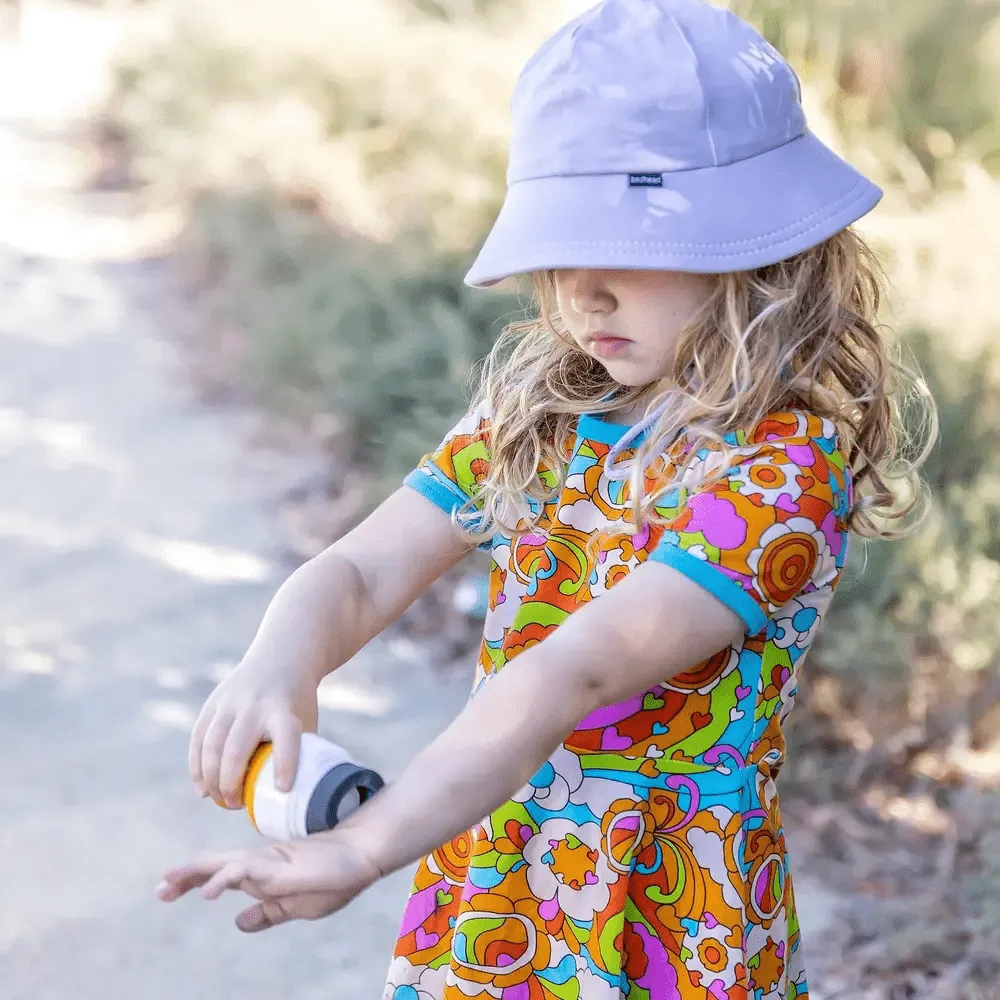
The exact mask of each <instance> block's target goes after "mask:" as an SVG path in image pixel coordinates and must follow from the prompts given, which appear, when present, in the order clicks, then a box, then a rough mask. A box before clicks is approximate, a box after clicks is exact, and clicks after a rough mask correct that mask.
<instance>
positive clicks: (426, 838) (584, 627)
mask: <svg viewBox="0 0 1000 1000" xmlns="http://www.w3.org/2000/svg"><path fill="white" fill-rule="evenodd" d="M745 630H746V625H745V623H744V621H743V619H741V618H740V616H739V615H737V614H736V612H735V611H733V610H732V609H731V608H729V607H728V606H727V605H726V604H723V603H722V601H720V600H719V599H718V598H716V597H714V596H713V595H712V594H711V593H709V592H708V591H707V590H705V589H704V588H703V587H701V586H700V585H699V584H696V583H694V582H693V581H692V580H691V579H689V578H688V577H687V576H685V575H684V574H682V573H680V572H679V571H677V570H675V569H673V568H672V567H670V566H667V565H665V564H663V563H659V562H653V561H650V562H646V563H644V564H643V565H641V566H639V567H637V568H636V569H635V570H633V571H632V572H631V573H630V574H629V575H628V576H627V577H626V578H625V579H623V580H622V581H621V582H620V583H618V584H617V585H616V586H615V587H614V588H613V589H612V590H610V591H609V592H608V593H606V594H604V595H602V596H601V597H600V599H599V600H595V601H591V602H590V603H589V604H587V605H585V606H584V607H582V608H580V609H579V610H578V611H576V612H574V613H573V614H571V615H570V616H569V618H568V619H567V620H566V621H565V622H563V623H562V624H561V625H560V626H559V627H558V628H557V629H555V631H554V632H552V633H551V634H550V635H549V636H548V637H547V638H546V639H544V640H543V641H542V642H540V643H539V644H538V645H536V646H532V647H529V648H528V649H526V650H525V651H524V652H523V653H521V654H520V655H518V656H517V658H516V659H514V660H511V662H510V663H508V664H507V665H506V666H505V667H504V668H503V670H501V671H499V672H498V673H497V674H496V675H495V676H493V677H491V678H490V679H489V680H488V682H487V683H485V684H484V685H483V686H482V687H481V688H480V690H479V691H478V692H477V694H476V696H475V697H474V698H473V699H472V700H471V701H470V702H469V703H468V705H467V706H466V707H465V708H464V709H463V711H462V712H461V713H460V714H459V716H458V717H457V718H456V719H455V721H454V722H453V723H452V724H451V726H449V727H448V729H446V730H445V731H444V732H443V733H442V734H441V735H440V736H439V737H438V738H437V739H436V740H435V741H434V742H433V743H431V744H430V745H429V746H428V747H427V748H426V749H425V750H424V751H423V752H422V753H420V754H419V755H418V756H417V757H416V758H415V759H414V760H413V762H412V763H411V764H410V765H409V767H408V768H407V769H406V770H405V771H404V772H403V774H402V775H401V776H400V777H399V779H398V780H397V781H395V782H393V783H392V785H391V786H389V787H387V788H386V789H385V790H384V791H383V792H381V793H380V794H379V795H378V796H376V797H375V798H374V799H372V801H371V803H370V804H369V805H367V806H366V807H365V808H364V809H362V810H359V811H358V812H357V813H355V814H354V815H353V816H352V817H351V818H350V819H348V820H347V821H346V822H345V823H344V824H342V826H341V827H340V828H339V832H340V834H341V835H342V836H343V835H349V836H350V837H351V838H356V839H357V843H358V845H359V846H360V847H363V849H364V850H365V852H366V853H367V854H368V856H369V857H371V858H372V859H373V861H374V862H375V863H376V864H377V865H378V867H379V869H380V870H381V871H382V872H384V873H388V872H390V871H395V870H396V869H398V868H401V867H403V866H405V865H407V864H409V863H411V862H412V861H415V860H417V859H418V858H421V857H423V856H424V855H426V854H427V853H428V852H430V851H433V850H435V849H436V848H438V847H440V846H441V845H442V844H444V843H446V842H447V841H448V840H450V839H451V838H452V837H454V836H456V835H457V834H459V833H461V832H462V831H464V830H468V829H469V828H470V827H472V826H473V825H474V824H476V823H478V822H480V821H481V820H482V818H483V817H484V816H487V815H489V814H490V813H491V812H492V811H493V810H494V809H496V808H497V807H498V806H500V805H501V804H503V803H504V802H506V801H507V800H508V799H509V798H510V797H511V796H512V795H513V794H514V793H515V792H517V791H518V790H519V789H520V788H522V787H523V786H524V784H525V783H526V782H527V781H528V779H529V778H531V776H532V775H534V774H535V773H536V772H537V771H538V769H539V768H540V767H541V766H542V764H544V763H545V761H546V760H547V759H548V758H549V757H550V756H551V754H552V753H553V752H554V751H555V750H556V748H557V747H558V746H559V744H560V743H561V742H562V741H563V740H564V739H566V737H567V736H568V735H569V734H570V733H571V732H572V731H573V729H574V728H575V727H576V726H577V725H578V724H579V723H580V722H581V721H582V720H583V719H584V718H586V716H587V715H589V714H590V713H591V712H593V711H594V710H596V709H598V708H601V707H604V706H606V705H612V704H615V703H617V702H619V701H623V700H625V699H626V698H630V697H632V696H634V695H636V694H639V693H641V692H643V691H647V690H649V688H651V687H654V686H655V685H656V684H658V683H660V682H662V681H664V680H667V679H669V678H670V677H672V676H673V675H674V674H678V673H682V672H683V671H686V670H689V669H691V668H692V667H694V666H695V665H697V664H698V663H701V662H702V661H704V660H706V659H708V658H709V657H710V656H712V655H713V654H715V653H717V652H718V651H719V650H720V649H724V648H725V647H726V646H729V645H732V644H734V643H736V642H737V641H738V640H739V638H740V637H741V636H742V635H743V634H744V632H745Z"/></svg>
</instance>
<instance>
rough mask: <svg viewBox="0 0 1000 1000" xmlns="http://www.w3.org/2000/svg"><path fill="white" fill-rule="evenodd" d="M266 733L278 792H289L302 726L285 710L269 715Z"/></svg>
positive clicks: (296, 768) (297, 755)
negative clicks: (272, 748)
mask: <svg viewBox="0 0 1000 1000" xmlns="http://www.w3.org/2000/svg"><path fill="white" fill-rule="evenodd" d="M267 731H268V735H269V736H270V737H271V742H272V743H273V744H274V750H273V753H274V778H275V783H276V785H277V787H278V791H281V792H290V791H291V790H292V785H293V784H294V783H295V773H296V771H297V770H298V766H299V742H300V739H301V737H302V724H301V723H300V722H299V720H298V719H296V718H295V716H294V715H292V713H291V712H289V711H288V710H287V709H286V710H285V711H280V712H275V713H274V714H273V715H271V717H270V718H269V719H268V720H267Z"/></svg>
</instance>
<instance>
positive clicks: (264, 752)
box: [243, 743, 271, 828]
mask: <svg viewBox="0 0 1000 1000" xmlns="http://www.w3.org/2000/svg"><path fill="white" fill-rule="evenodd" d="M270 756H271V744H270V743H261V745H260V746H259V747H257V749H256V750H254V752H253V756H252V757H251V758H250V763H249V764H247V773H246V777H245V778H244V779H243V805H244V806H245V807H246V811H247V813H248V814H249V815H250V822H251V823H253V825H254V827H255V828H256V826H257V821H256V820H255V819H254V815H253V800H254V793H255V791H256V790H257V779H258V778H259V777H260V772H261V771H262V770H263V769H264V765H265V764H266V763H267V759H268V757H270Z"/></svg>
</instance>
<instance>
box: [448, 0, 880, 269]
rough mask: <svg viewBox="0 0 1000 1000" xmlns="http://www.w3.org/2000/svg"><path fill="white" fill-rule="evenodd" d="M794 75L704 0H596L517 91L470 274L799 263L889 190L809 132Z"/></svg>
mask: <svg viewBox="0 0 1000 1000" xmlns="http://www.w3.org/2000/svg"><path fill="white" fill-rule="evenodd" d="M801 98H802V91H801V86H800V84H799V80H798V77H797V76H796V75H795V72H794V71H793V70H792V68H791V67H790V66H789V65H788V63H787V62H786V61H785V60H784V59H783V58H782V56H781V55H780V54H779V53H778V52H777V51H776V50H775V49H774V48H773V47H772V46H771V45H770V44H769V43H768V42H766V41H765V40H764V39H763V38H762V37H761V36H760V35H759V34H758V33H757V32H756V31H755V30H754V29H753V28H751V27H750V26H749V25H748V24H746V23H745V22H744V21H742V20H740V19H739V18H738V17H736V15H735V14H732V13H731V12H729V11H727V10H722V9H719V8H717V7H713V6H711V5H710V4H708V3H707V2H704V0H603V2H602V3H599V4H598V5H597V6H595V7H592V8H591V9H590V10H588V11H586V12H585V13H583V14H581V15H580V16H579V17H577V18H575V19H574V20H572V21H570V22H569V23H568V24H567V25H565V26H564V27H563V28H562V29H561V30H560V31H558V32H557V33H556V34H555V35H554V36H553V37H552V38H550V39H549V40H548V41H547V42H546V43H545V44H544V45H543V46H542V47H541V48H540V49H539V50H538V51H537V52H536V53H535V55H533V56H532V57H531V59H530V60H529V61H528V63H527V64H526V65H525V67H524V69H523V70H522V71H521V75H520V77H519V78H518V81H517V85H516V87H515V89H514V95H513V100H512V102H511V111H512V116H513V130H512V135H511V148H510V163H509V167H508V171H507V184H508V187H507V197H506V200H505V202H504V205H503V208H502V209H501V211H500V215H499V217H498V218H497V220H496V223H495V224H494V226H493V230H492V231H491V232H490V234H489V236H488V237H487V239H486V242H485V244H484V245H483V247H482V249H481V251H480V253H479V256H478V258H477V259H476V261H475V263H474V264H473V266H472V268H471V270H470V271H469V273H468V274H467V275H466V277H465V282H466V284H468V285H471V286H473V287H483V288H485V287H488V286H490V285H493V284H496V283H497V282H498V281H500V280H502V279H503V278H506V277H509V276H511V275H515V274H524V273H526V272H529V271H536V270H543V269H555V268H568V267H594V268H637V269H650V270H652V269H663V270H675V271H698V272H709V273H721V272H725V271H740V270H748V269H753V268H758V267H763V266H764V265H767V264H773V263H776V262H777V261H779V260H785V259H786V258H788V257H792V256H794V255H795V254H797V253H801V252H802V251H803V250H807V249H808V248H809V247H812V246H816V245H817V244H819V243H822V242H823V241H824V240H825V239H828V238H829V237H830V236H832V235H834V234H835V233H837V232H839V231H840V230H841V229H843V228H845V227H846V226H848V225H850V224H851V223H852V222H855V221H857V220H858V219H860V218H861V217H862V216H863V215H865V214H866V213H867V212H869V211H871V209H872V208H874V207H875V205H877V204H878V202H879V200H880V199H881V197H882V191H881V189H880V188H878V187H877V186H876V185H875V184H873V183H871V181H869V180H868V179H867V178H865V177H864V176H862V175H861V174H860V173H858V171H857V170H855V169H854V167H852V166H851V165H850V164H849V163H847V162H846V161H845V160H843V159H842V158H841V157H839V156H838V155H837V154H836V153H834V152H833V150H831V149H830V148H829V147H827V146H825V145H824V144H823V143H822V142H820V140H819V139H818V138H817V137H816V136H815V135H814V134H813V133H812V132H811V131H810V130H809V129H808V127H807V125H806V119H805V113H804V112H803V110H802V100H801Z"/></svg>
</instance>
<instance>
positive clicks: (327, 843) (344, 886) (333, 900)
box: [156, 832, 381, 933]
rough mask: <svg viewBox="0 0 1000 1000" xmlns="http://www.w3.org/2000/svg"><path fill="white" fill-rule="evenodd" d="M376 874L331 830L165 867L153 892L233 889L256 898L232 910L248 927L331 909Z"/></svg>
mask: <svg viewBox="0 0 1000 1000" xmlns="http://www.w3.org/2000/svg"><path fill="white" fill-rule="evenodd" d="M380 877H381V872H380V871H379V870H378V869H377V868H376V867H375V865H374V864H372V862H371V861H369V860H368V859H367V858H366V857H365V856H364V854H363V853H362V852H361V851H359V850H358V849H357V848H356V847H355V846H354V845H353V844H352V843H350V842H349V841H348V840H347V838H346V837H343V836H341V835H339V834H338V833H337V832H331V833H322V834H316V835H314V836H311V837H306V838H304V839H302V840H296V841H292V842H289V843H278V844H272V845H271V846H269V847H266V848H263V849H261V850H255V851H245V850H244V851H230V852H226V853H222V854H214V855H206V856H205V857H203V858H200V859H198V860H196V861H192V862H189V863H187V864H184V865H179V866H178V867H176V868H171V869H169V870H168V871H167V872H165V873H164V876H163V881H162V882H161V883H160V885H159V886H158V887H157V890H156V894H157V896H158V897H159V898H160V899H162V900H163V901H164V902H166V903H171V902H174V901H175V900H177V899H180V897H181V896H184V895H186V894H187V893H188V892H190V891H191V890H192V889H197V888H198V887H202V896H203V897H204V898H205V899H218V898H219V897H220V896H221V895H222V894H223V893H224V892H226V890H228V889H236V890H239V891H241V892H244V893H246V894H247V895H248V896H251V897H253V898H254V899H256V900H257V902H256V903H255V904H254V905H253V906H250V907H248V908H247V909H245V910H243V911H242V912H241V913H240V914H239V915H238V916H237V918H236V926H237V927H239V929H240V930H241V931H245V932H247V933H254V932H256V931H262V930H266V929H267V928H269V927H276V926H277V925H278V924H284V923H287V922H288V921H290V920H318V919H319V918H321V917H325V916H328V915H329V914H331V913H335V912H336V911H337V910H339V909H341V908H342V907H344V906H346V905H347V904H348V903H349V902H350V901H351V900H352V899H354V898H355V896H357V895H358V894H359V893H361V892H363V891H364V890H365V889H366V888H368V886H370V885H371V884H372V883H373V882H375V881H377V880H378V879H379V878H380Z"/></svg>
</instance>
